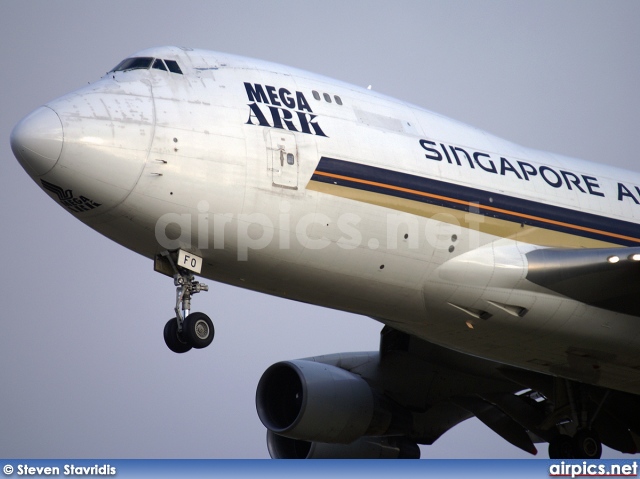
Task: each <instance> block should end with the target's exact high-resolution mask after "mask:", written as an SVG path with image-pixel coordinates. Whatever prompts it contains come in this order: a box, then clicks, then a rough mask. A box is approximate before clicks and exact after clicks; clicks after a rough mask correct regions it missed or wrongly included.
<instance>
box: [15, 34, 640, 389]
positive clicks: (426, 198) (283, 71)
mask: <svg viewBox="0 0 640 479" xmlns="http://www.w3.org/2000/svg"><path fill="white" fill-rule="evenodd" d="M136 56H147V57H157V58H171V59H175V60H177V62H178V63H179V64H180V66H181V68H182V70H183V73H182V74H175V73H170V72H167V71H160V70H154V69H144V70H143V69H138V70H132V71H116V72H112V73H109V74H108V75H106V76H105V77H104V78H102V79H101V80H99V81H98V82H96V83H93V84H91V85H89V86H87V87H85V88H83V89H82V90H79V91H77V92H74V93H72V94H70V95H67V96H65V97H62V98H60V99H57V100H54V101H52V102H50V103H48V104H47V107H48V108H50V109H52V110H53V111H55V112H56V113H57V115H58V117H59V118H60V121H61V124H62V129H63V131H64V140H63V146H62V149H61V153H60V156H59V159H57V161H56V162H55V164H54V166H52V167H51V168H50V169H47V168H49V167H48V166H47V167H42V168H40V169H38V168H39V167H37V168H32V170H33V171H30V173H31V174H32V176H34V178H36V179H37V181H39V182H40V183H41V182H42V181H44V182H46V185H49V187H47V186H46V185H45V184H44V183H41V184H42V185H44V186H43V187H44V188H45V190H46V191H47V192H48V193H49V194H50V195H52V197H53V198H55V199H56V200H58V201H60V202H61V203H62V204H63V206H65V207H66V208H67V209H69V210H70V211H71V212H72V213H73V214H74V215H75V216H77V217H78V218H79V219H81V220H82V221H84V222H85V223H86V224H88V225H89V226H91V227H92V228H94V229H96V230H97V231H99V232H101V233H103V234H104V235H106V236H108V237H109V238H112V239H113V240H114V241H117V242H118V243H120V244H122V245H124V246H126V247H128V248H130V249H132V250H133V251H136V252H138V253H140V254H142V255H144V256H147V257H149V258H153V257H154V256H155V255H156V254H158V253H160V252H161V251H164V250H167V249H176V248H179V247H180V248H182V249H184V250H187V251H191V252H192V253H194V254H198V255H201V256H202V257H203V259H204V265H203V270H202V276H204V277H207V278H211V279H214V280H216V281H221V282H225V283H229V284H233V285H237V286H241V287H244V288H249V289H252V290H256V291H261V292H264V293H268V294H273V295H277V296H281V297H285V298H290V299H294V300H298V301H304V302H308V303H313V304H318V305H322V306H326V307H329V308H334V309H340V310H345V311H351V312H354V313H358V314H362V315H367V316H371V317H373V318H375V319H377V320H379V321H381V322H383V323H385V324H389V325H391V326H392V327H394V328H396V329H399V330H402V331H405V332H407V333H410V334H414V335H416V336H418V337H420V338H423V339H425V340H428V341H432V342H435V343H438V344H441V345H445V346H448V347H451V348H454V349H456V350H459V351H463V352H466V353H469V354H472V355H477V356H482V357H485V358H489V359H493V360H496V361H499V362H502V363H505V364H510V365H514V366H518V367H522V368H526V369H531V370H536V371H541V372H545V373H550V374H554V375H559V376H563V377H568V378H571V379H577V380H582V381H585V382H590V383H594V384H599V385H602V386H606V387H611V388H616V389H620V390H625V391H630V392H634V393H640V381H639V379H640V378H639V375H638V374H637V368H640V323H639V319H638V318H637V317H633V316H629V315H625V314H621V313H615V312H612V311H607V310H603V309H599V308H595V307H590V306H587V305H585V304H583V303H580V302H577V301H574V300H571V299H567V298H566V297H563V296H560V295H558V294H555V293H552V292H550V291H549V290H545V289H544V288H542V287H540V286H537V285H535V284H533V283H531V282H529V281H527V280H526V279H525V276H526V272H527V263H526V257H525V254H526V253H527V252H529V251H531V250H533V249H536V248H541V247H570V248H592V247H610V246H620V247H624V246H630V245H639V244H640V231H638V230H639V228H638V226H637V223H638V220H639V219H640V213H639V212H640V205H639V204H638V203H640V187H638V186H637V185H640V175H638V174H637V173H634V172H629V171H621V170H617V169H614V168H610V167H608V166H604V165H597V164H593V163H588V162H583V161H579V160H575V159H571V158H567V157H563V156H559V155H555V154H551V153H546V152H540V151H536V150H531V149H528V148H524V147H521V146H518V145H515V144H513V143H510V142H507V141H504V140H502V139H499V138H496V137H494V136H492V135H490V134H487V133H485V132H483V131H480V130H477V129H475V128H472V127H469V126H466V125H464V124H461V123H458V122H456V121H453V120H450V119H447V118H444V117H442V116H439V115H437V114H434V113H431V112H429V111H426V110H423V109H421V108H418V107H415V106H412V105H408V104H406V103H404V102H401V101H397V100H394V99H391V98H388V97H384V96H382V95H380V94H377V93H375V92H372V91H370V90H366V89H362V88H357V87H354V86H350V85H347V84H343V83H340V82H336V81H333V80H330V79H327V78H324V77H320V76H317V75H313V74H310V73H307V72H302V71H298V70H294V69H290V68H287V67H282V66H279V65H273V64H269V63H264V62H259V61H254V60H248V59H244V58H240V57H234V56H230V55H224V54H218V53H214V52H206V51H199V50H188V49H179V48H173V47H170V48H158V49H152V50H147V51H144V52H140V53H138V54H137V55H136ZM25 168H26V169H27V170H28V171H29V168H28V165H27V166H25ZM44 170H47V171H44ZM43 171H44V172H43ZM51 185H53V186H51ZM56 188H57V190H56ZM56 191H58V193H56ZM69 191H70V193H68V194H67V193H65V192H69ZM65 195H66V196H65ZM96 205H97V206H96ZM549 212H550V213H549ZM598 218H605V219H607V221H609V222H610V224H609V223H605V222H600V221H599V220H598ZM634 230H635V234H634ZM519 308H521V309H519ZM519 311H526V315H524V316H520V315H518V312H519ZM486 313H489V316H487V314H486Z"/></svg>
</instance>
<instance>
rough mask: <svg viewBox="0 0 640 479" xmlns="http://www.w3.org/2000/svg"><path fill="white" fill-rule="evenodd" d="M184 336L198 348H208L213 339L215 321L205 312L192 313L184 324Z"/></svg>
mask: <svg viewBox="0 0 640 479" xmlns="http://www.w3.org/2000/svg"><path fill="white" fill-rule="evenodd" d="M182 331H183V334H184V338H185V340H186V341H187V343H188V344H190V345H191V346H192V347H194V348H196V349H202V348H206V347H207V346H209V345H210V344H211V341H213V337H214V336H215V330H214V329H213V322H211V319H209V316H207V315H206V314H204V313H191V314H190V315H189V316H187V317H186V318H185V320H184V323H183V324H182Z"/></svg>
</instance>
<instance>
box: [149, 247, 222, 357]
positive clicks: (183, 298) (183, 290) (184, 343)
mask: <svg viewBox="0 0 640 479" xmlns="http://www.w3.org/2000/svg"><path fill="white" fill-rule="evenodd" d="M162 256H163V258H164V260H165V261H166V262H167V263H168V264H169V265H170V266H171V268H172V269H173V271H174V275H173V284H174V285H175V286H176V305H175V308H174V311H175V313H176V316H175V318H172V319H170V320H169V321H167V324H165V326H164V342H165V343H166V344H167V347H168V348H169V349H170V350H171V351H173V352H174V353H186V352H187V351H189V350H190V349H192V348H194V349H202V348H206V347H207V346H209V345H210V344H211V342H212V341H213V337H214V335H215V329H214V327H213V322H212V321H211V319H210V318H209V316H207V315H206V314H204V313H198V312H195V313H192V312H191V296H193V295H194V294H196V293H199V292H201V291H209V287H208V286H207V285H206V284H204V283H200V282H199V281H196V280H195V278H194V277H193V274H192V273H191V272H190V271H189V270H187V269H185V268H182V267H179V266H176V264H175V262H174V261H173V258H172V257H171V254H170V253H168V252H166V253H164V254H163V255H162ZM156 270H158V269H156ZM160 272H162V271H160Z"/></svg>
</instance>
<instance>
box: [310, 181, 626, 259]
mask: <svg viewBox="0 0 640 479" xmlns="http://www.w3.org/2000/svg"><path fill="white" fill-rule="evenodd" d="M317 173H318V172H317ZM318 174H320V173H318ZM307 189H308V190H312V191H318V192H320V193H326V194H329V195H333V196H339V197H341V198H347V199H350V200H354V201H359V202H362V203H368V204H372V205H377V206H382V207H384V208H389V209H392V210H396V211H401V212H404V213H409V214H412V215H416V216H422V217H424V218H432V219H435V220H437V221H442V222H445V223H449V224H453V225H458V226H461V227H463V228H469V229H473V230H476V231H480V232H482V233H486V234H490V235H493V236H498V237H501V238H508V239H512V240H514V241H522V242H524V243H531V244H536V245H540V246H548V247H562V248H611V247H616V246H620V245H618V244H615V243H609V242H606V241H601V240H597V239H592V238H586V237H584V236H579V235H574V234H569V233H564V232H561V231H553V230H550V229H546V228H540V227H537V226H531V225H525V224H522V223H518V222H513V221H507V220H502V219H498V218H493V217H491V216H486V215H483V214H479V213H473V212H468V211H463V210H458V209H455V208H448V207H446V206H438V205H433V204H429V203H423V202H420V201H415V200H409V199H405V198H399V197H397V196H392V195H385V194H382V193H374V192H371V191H366V190H361V189H358V188H351V187H347V186H340V185H333V184H330V183H323V182H319V181H314V180H311V181H310V182H309V184H308V185H307ZM473 207H474V205H473V204H471V211H473ZM570 226H571V225H570Z"/></svg>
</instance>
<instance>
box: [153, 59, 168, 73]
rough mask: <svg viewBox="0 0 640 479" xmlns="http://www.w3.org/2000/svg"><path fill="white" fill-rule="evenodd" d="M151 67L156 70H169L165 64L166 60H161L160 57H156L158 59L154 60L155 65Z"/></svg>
mask: <svg viewBox="0 0 640 479" xmlns="http://www.w3.org/2000/svg"><path fill="white" fill-rule="evenodd" d="M151 68H155V69H156V70H164V71H167V67H166V66H164V62H163V61H162V60H160V59H159V58H156V61H155V62H153V67H151Z"/></svg>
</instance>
